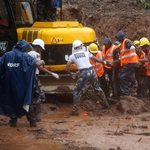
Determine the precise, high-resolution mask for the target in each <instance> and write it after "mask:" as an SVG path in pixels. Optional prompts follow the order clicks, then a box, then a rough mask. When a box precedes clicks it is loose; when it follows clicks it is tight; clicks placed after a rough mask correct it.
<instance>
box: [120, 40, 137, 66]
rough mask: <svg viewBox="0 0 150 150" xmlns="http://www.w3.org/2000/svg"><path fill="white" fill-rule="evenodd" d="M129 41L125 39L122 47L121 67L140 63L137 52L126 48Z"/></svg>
mask: <svg viewBox="0 0 150 150" xmlns="http://www.w3.org/2000/svg"><path fill="white" fill-rule="evenodd" d="M127 40H128V39H124V41H123V42H122V44H121V47H120V59H121V66H124V65H126V64H129V63H138V59H137V56H136V52H135V50H134V51H133V50H130V49H128V48H126V46H125V42H126V41H127ZM129 41H130V40H129Z"/></svg>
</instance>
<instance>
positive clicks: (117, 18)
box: [57, 0, 150, 47]
mask: <svg viewBox="0 0 150 150" xmlns="http://www.w3.org/2000/svg"><path fill="white" fill-rule="evenodd" d="M62 2H63V5H62V13H63V15H62V18H63V20H69V21H74V20H75V19H76V20H78V22H79V23H81V24H82V25H83V26H87V27H91V28H93V29H94V30H95V32H96V36H97V38H98V41H99V44H100V47H102V43H103V41H104V38H105V37H106V36H110V38H111V39H112V41H113V42H115V35H116V33H117V32H118V31H119V30H122V31H123V32H124V34H125V36H126V37H127V38H129V39H130V40H132V41H134V40H139V39H140V38H141V37H147V38H148V39H149V38H150V26H149V24H150V10H143V11H142V8H143V3H144V2H145V1H144V0H141V4H139V5H138V4H137V0H63V1H62ZM59 12H60V11H59V9H58V11H57V20H60V13H59Z"/></svg>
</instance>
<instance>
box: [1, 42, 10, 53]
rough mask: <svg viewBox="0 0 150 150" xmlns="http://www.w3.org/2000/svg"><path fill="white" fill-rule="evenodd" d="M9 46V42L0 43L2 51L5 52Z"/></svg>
mask: <svg viewBox="0 0 150 150" xmlns="http://www.w3.org/2000/svg"><path fill="white" fill-rule="evenodd" d="M7 46H8V42H7V41H1V42H0V51H3V52H5V51H6V49H7Z"/></svg>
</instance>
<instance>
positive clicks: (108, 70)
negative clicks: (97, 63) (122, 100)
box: [102, 36, 118, 100]
mask: <svg viewBox="0 0 150 150" xmlns="http://www.w3.org/2000/svg"><path fill="white" fill-rule="evenodd" d="M103 44H104V46H103V50H102V51H103V58H104V59H105V60H106V61H108V62H109V63H110V64H111V63H112V62H113V61H115V60H117V59H118V50H117V47H116V46H115V45H114V44H113V43H112V41H111V38H110V37H109V36H107V37H105V39H104V42H103ZM104 70H105V74H108V77H109V84H110V86H111V88H112V91H113V95H112V99H114V100H118V93H117V86H116V83H115V82H114V81H115V80H114V78H115V69H114V68H112V67H110V66H104ZM109 95H110V90H109V92H108V94H107V97H109Z"/></svg>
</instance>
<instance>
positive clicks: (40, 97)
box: [28, 39, 59, 121]
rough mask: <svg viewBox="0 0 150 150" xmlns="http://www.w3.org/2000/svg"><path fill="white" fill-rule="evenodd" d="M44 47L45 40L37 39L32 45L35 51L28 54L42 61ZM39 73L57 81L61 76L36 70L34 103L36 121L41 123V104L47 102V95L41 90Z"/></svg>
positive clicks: (40, 68) (42, 69)
mask: <svg viewBox="0 0 150 150" xmlns="http://www.w3.org/2000/svg"><path fill="white" fill-rule="evenodd" d="M44 45H45V44H44V41H43V40H41V39H35V40H34V41H33V43H32V46H33V50H32V51H30V52H28V54H29V55H30V56H31V57H33V58H34V59H35V60H36V61H39V60H41V58H40V53H41V52H42V51H43V50H45V47H44ZM39 71H40V72H42V73H46V74H49V75H52V76H54V77H55V78H56V79H59V76H58V74H56V73H53V72H51V71H48V70H47V69H45V68H43V67H39V68H36V70H35V85H34V101H33V104H34V110H35V114H36V121H41V102H44V101H45V93H44V92H43V91H42V89H41V87H42V85H41V83H40V80H39V78H38V75H39Z"/></svg>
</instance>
